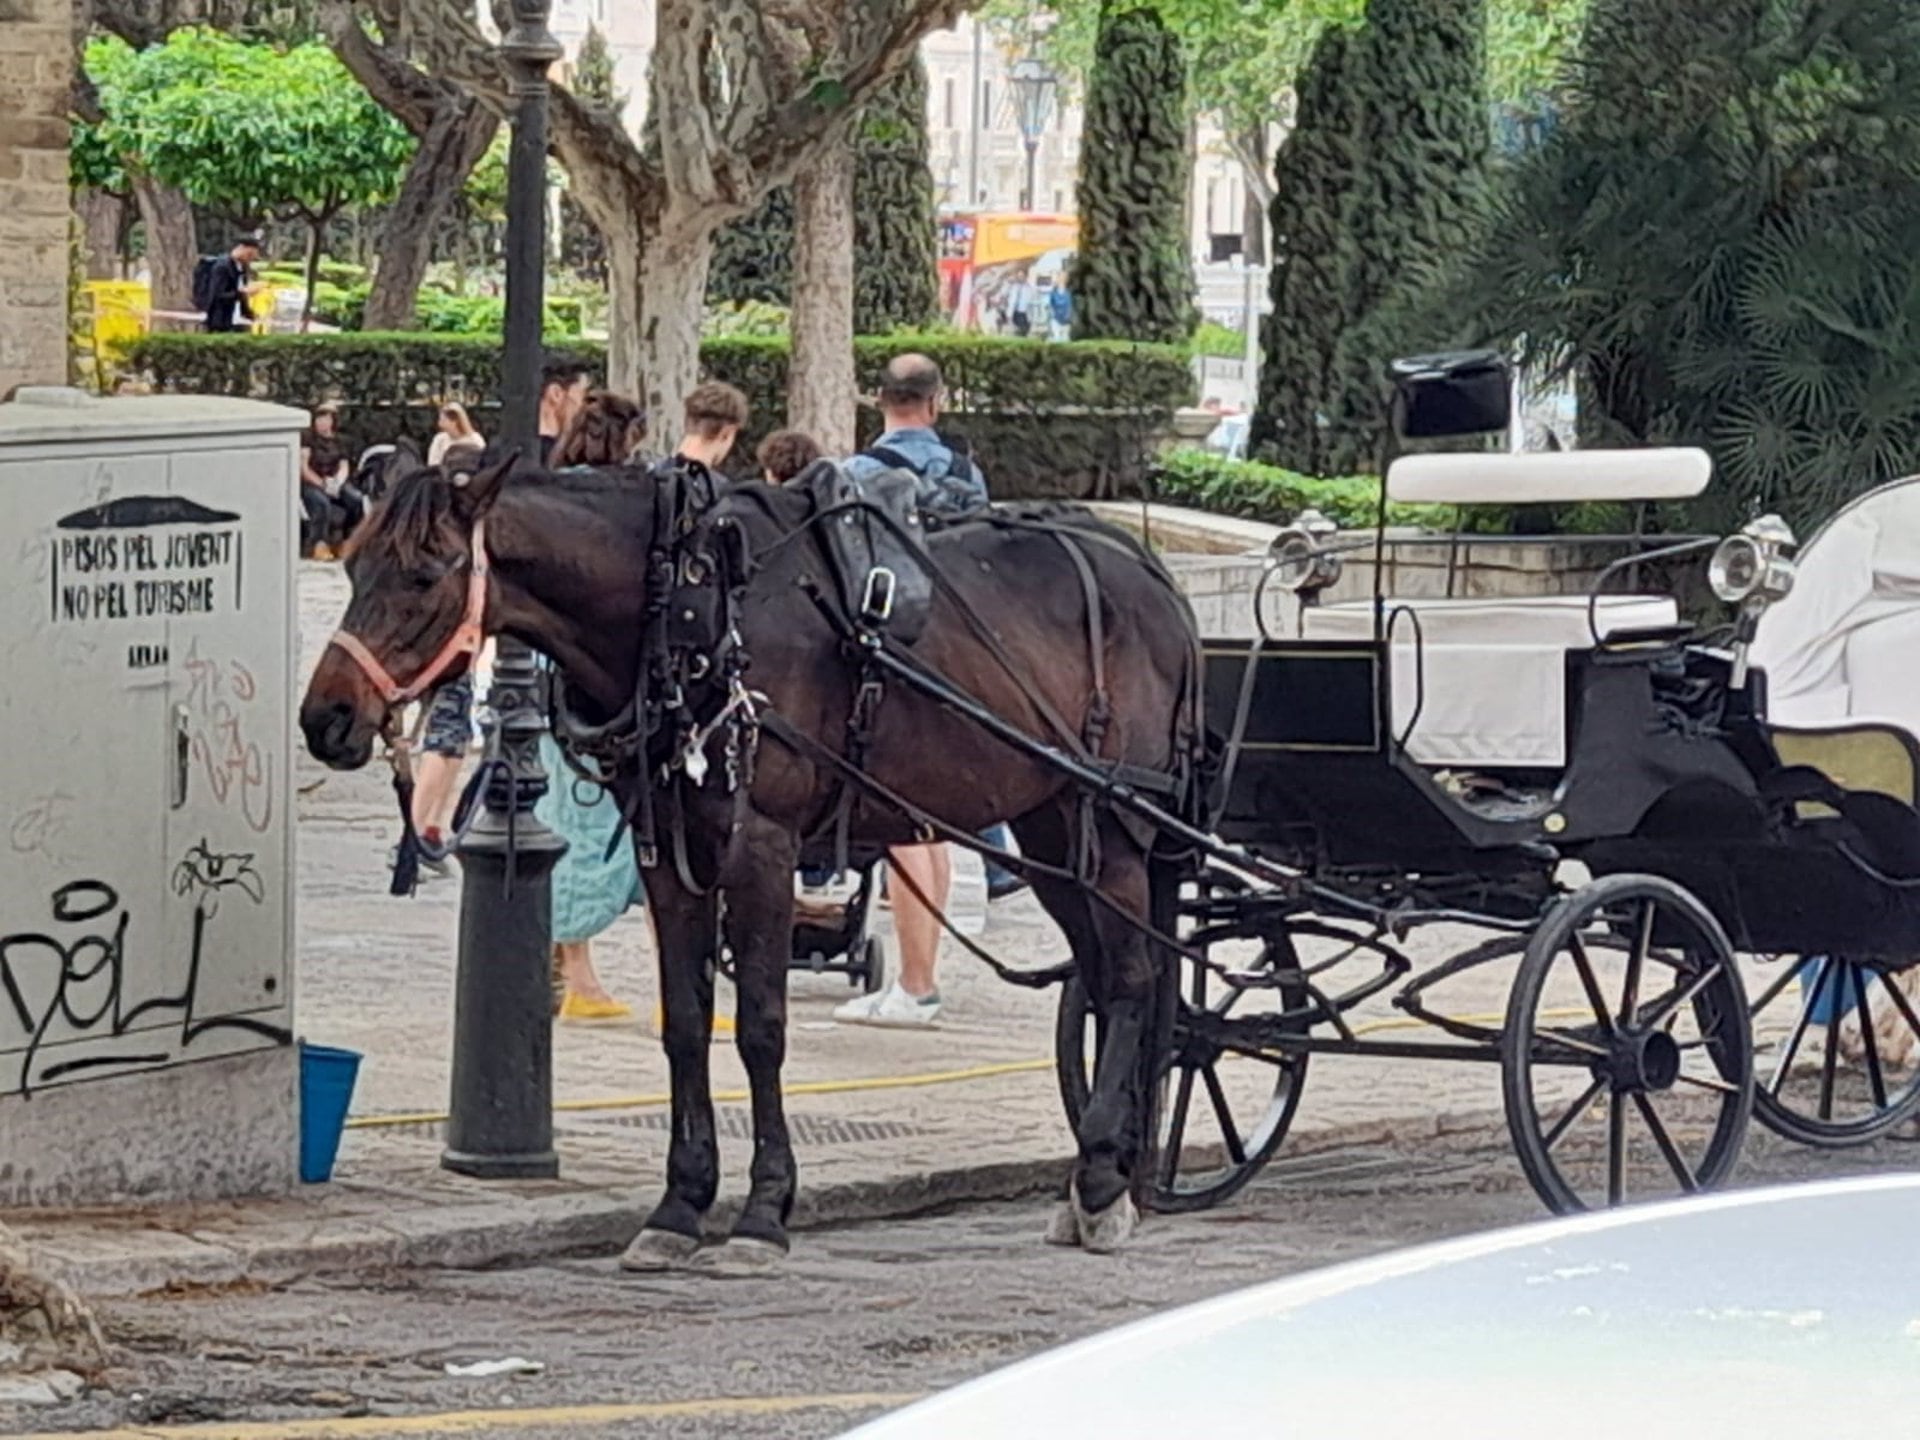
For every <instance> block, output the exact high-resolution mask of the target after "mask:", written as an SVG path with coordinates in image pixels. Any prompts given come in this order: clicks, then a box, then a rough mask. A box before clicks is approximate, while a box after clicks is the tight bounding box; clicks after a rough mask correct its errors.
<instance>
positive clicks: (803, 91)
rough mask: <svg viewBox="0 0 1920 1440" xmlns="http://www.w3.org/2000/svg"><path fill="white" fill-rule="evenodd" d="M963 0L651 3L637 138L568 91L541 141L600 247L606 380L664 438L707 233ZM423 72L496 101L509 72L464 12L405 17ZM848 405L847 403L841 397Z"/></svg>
mask: <svg viewBox="0 0 1920 1440" xmlns="http://www.w3.org/2000/svg"><path fill="white" fill-rule="evenodd" d="M966 8H967V0H807V3H805V4H794V3H790V0H780V3H766V4H751V5H749V4H741V3H739V0H661V3H660V5H659V7H658V9H659V12H660V16H659V18H660V25H659V38H658V42H657V44H656V47H655V49H654V54H653V64H652V72H651V75H650V78H649V97H648V105H647V117H648V118H647V124H646V126H645V127H644V131H643V134H642V136H641V137H640V138H639V139H636V138H635V137H634V136H632V135H630V134H628V133H627V131H626V130H625V128H624V127H623V126H622V125H621V124H620V123H618V122H617V121H614V120H612V119H611V118H609V117H608V116H606V115H605V114H602V113H596V111H595V110H594V108H593V107H592V106H591V105H588V104H585V103H583V102H582V101H581V100H580V98H579V97H578V96H576V95H575V94H574V93H573V92H572V90H571V89H570V88H569V87H567V86H565V85H558V86H555V87H554V93H553V110H552V117H553V130H552V137H553V147H554V151H555V153H556V154H557V155H558V156H559V158H560V160H561V162H562V163H563V164H564V165H565V166H566V169H567V174H568V188H569V193H571V194H572V196H573V198H574V199H575V200H576V201H578V202H579V203H580V205H581V206H582V207H583V208H584V209H585V210H586V212H587V213H588V214H589V215H590V216H592V217H593V220H594V222H595V224H596V225H597V226H598V227H599V230H600V233H601V235H602V236H603V237H605V239H606V241H607V261H608V272H609V287H608V288H609V291H610V295H609V310H610V314H609V318H608V329H609V345H608V363H607V372H608V381H609V383H610V384H612V385H614V386H617V387H619V388H621V389H625V390H631V391H634V392H636V393H638V394H639V395H640V397H641V398H642V399H643V400H644V402H645V404H646V406H647V409H648V411H649V412H650V413H651V414H652V415H653V416H654V417H655V421H656V423H657V425H658V426H659V429H660V432H661V433H660V435H659V439H660V440H662V441H663V442H666V441H671V440H673V439H675V438H677V432H678V426H679V421H680V411H681V401H682V399H683V397H684V396H685V394H686V392H687V391H688V390H690V389H691V388H692V387H693V385H694V383H695V381H696V379H697V377H698V374H699V340H700V321H701V316H702V312H703V310H704V304H703V301H704V298H705V294H706V285H707V271H708V265H709V263H710V261H711V260H712V256H713V240H714V234H715V232H716V231H718V230H719V229H720V228H721V227H722V226H724V225H726V224H729V223H730V222H732V221H734V220H737V219H739V218H740V217H741V216H743V215H747V214H750V213H752V211H753V210H754V209H755V208H757V207H758V206H759V204H760V202H761V201H762V200H763V199H765V198H766V196H767V194H768V193H769V192H770V191H772V190H775V189H777V188H779V187H780V186H781V185H784V184H787V183H789V182H791V181H792V180H793V179H794V177H795V176H796V175H797V174H799V173H800V171H801V170H802V169H803V168H805V167H808V166H811V165H812V164H814V162H816V161H817V160H818V159H820V157H821V156H822V155H823V154H825V153H826V152H827V151H828V150H829V149H830V148H831V147H833V146H835V145H842V144H844V143H845V141H846V135H847V131H848V127H849V125H850V123H851V121H852V118H853V117H854V115H855V114H856V113H857V111H858V109H859V107H860V106H861V105H863V104H864V103H865V102H866V101H867V100H868V99H870V98H871V97H872V95H873V93H874V92H875V91H876V90H877V89H878V88H879V87H880V86H882V85H884V84H885V83H886V82H887V81H888V80H890V79H892V78H893V76H895V75H896V74H898V73H899V72H900V70H902V69H903V68H905V66H906V65H908V64H909V63H910V62H911V61H912V58H913V55H914V51H915V49H916V47H917V46H918V44H919V41H920V39H921V37H922V36H924V35H925V34H926V33H927V32H928V31H929V30H932V29H934V28H935V27H937V26H940V25H946V24H950V23H951V22H952V21H953V19H954V18H955V16H957V15H958V14H959V13H960V12H961V11H962V10H964V9H966ZM407 15H408V20H409V23H410V24H412V25H413V26H414V33H415V34H416V35H417V37H418V39H419V41H420V43H421V45H422V47H423V52H424V58H425V63H426V64H427V65H428V68H429V69H431V70H432V71H433V72H434V73H436V74H438V75H441V76H444V77H446V78H449V79H453V80H455V81H457V82H458V83H460V84H462V85H464V86H466V87H467V88H469V89H471V90H473V91H474V92H476V93H478V94H481V95H483V96H484V97H486V98H487V99H488V100H489V101H491V102H492V103H493V104H495V105H502V106H504V105H506V104H509V103H510V102H511V79H512V77H511V74H510V72H509V69H508V66H507V64H506V62H505V59H504V57H503V56H501V55H500V53H499V51H498V49H497V47H495V46H494V45H492V44H491V43H489V41H488V40H487V38H486V37H485V36H484V35H483V34H482V33H481V32H480V28H479V25H478V23H477V21H476V19H475V16H474V13H473V9H472V7H471V6H466V5H459V4H452V3H439V4H432V5H420V6H413V5H409V6H408V7H407ZM849 398H851V397H849Z"/></svg>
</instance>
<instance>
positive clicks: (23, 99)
mask: <svg viewBox="0 0 1920 1440" xmlns="http://www.w3.org/2000/svg"><path fill="white" fill-rule="evenodd" d="M0 30H3V31H4V33H5V35H6V38H7V44H6V46H5V48H4V51H0V397H4V396H5V395H6V394H7V393H8V392H9V391H11V390H12V389H13V388H14V387H15V386H18V385H64V384H65V383H66V380H67V278H68V277H67V270H68V265H69V262H70V259H71V249H70V244H71V236H70V228H69V227H70V225H71V216H72V213H73V202H72V199H71V197H70V195H69V193H68V189H67V112H68V107H69V105H70V103H71V92H72V85H73V70H72V66H73V7H72V5H71V4H70V3H68V0H0Z"/></svg>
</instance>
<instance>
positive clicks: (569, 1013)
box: [560, 991, 633, 1025]
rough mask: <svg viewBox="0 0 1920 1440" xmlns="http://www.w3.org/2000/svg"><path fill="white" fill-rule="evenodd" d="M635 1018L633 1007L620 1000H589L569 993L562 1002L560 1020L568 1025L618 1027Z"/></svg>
mask: <svg viewBox="0 0 1920 1440" xmlns="http://www.w3.org/2000/svg"><path fill="white" fill-rule="evenodd" d="M632 1018H633V1007H632V1006H631V1005H622V1004H621V1003H620V1002H619V1001H618V1000H589V999H587V998H586V997H585V996H583V995H575V994H574V993H573V992H572V991H568V992H567V998H566V999H564V1000H562V1001H561V1002H560V1020H561V1023H562V1024H566V1025H618V1024H621V1023H622V1022H624V1021H627V1020H631V1019H632Z"/></svg>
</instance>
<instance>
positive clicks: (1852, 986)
mask: <svg viewBox="0 0 1920 1440" xmlns="http://www.w3.org/2000/svg"><path fill="white" fill-rule="evenodd" d="M1830 963H1831V962H1829V961H1828V959H1827V957H1826V956H1824V955H1815V956H1811V957H1809V958H1808V959H1806V960H1802V961H1801V962H1800V972H1799V974H1800V993H1801V995H1802V996H1803V997H1804V998H1805V1002H1806V1007H1807V1018H1808V1019H1809V1020H1811V1021H1812V1023H1813V1024H1815V1025H1833V1024H1837V1023H1838V1022H1839V1021H1840V1020H1843V1019H1845V1018H1846V1017H1847V1016H1848V1015H1851V1014H1853V1013H1854V1012H1855V1010H1856V1009H1857V1008H1858V1006H1859V1004H1860V968H1859V967H1858V966H1856V965H1845V964H1839V965H1831V968H1829V966H1830Z"/></svg>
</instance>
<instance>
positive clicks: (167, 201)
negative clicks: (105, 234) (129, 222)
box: [130, 175, 200, 330]
mask: <svg viewBox="0 0 1920 1440" xmlns="http://www.w3.org/2000/svg"><path fill="white" fill-rule="evenodd" d="M130 178H131V179H132V181H133V198H134V201H135V203H136V204H138V205H139V207H140V223H141V225H142V227H143V228H144V229H145V230H146V234H147V273H148V275H149V277H150V279H151V280H152V301H151V304H152V307H153V309H155V310H171V311H174V312H176V313H178V314H181V315H185V314H188V313H190V312H191V311H192V310H193V266H194V262H195V261H197V260H198V259H199V258H200V251H199V245H198V242H197V241H196V239H195V237H194V230H193V206H192V205H191V204H190V203H189V202H188V200H187V197H186V196H185V195H182V194H181V193H180V192H179V191H178V190H175V189H173V188H172V187H171V186H168V185H161V184H159V183H157V182H156V181H153V180H150V179H148V178H146V177H145V176H142V175H133V176H131V177H130ZM154 328H155V329H160V330H177V329H191V328H193V322H191V321H189V320H177V321H157V322H156V323H155V326H154Z"/></svg>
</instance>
